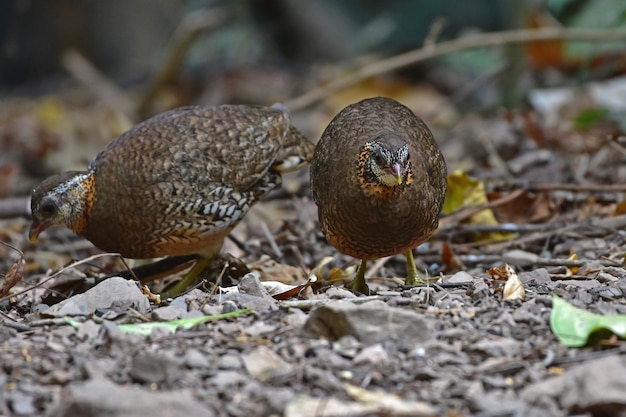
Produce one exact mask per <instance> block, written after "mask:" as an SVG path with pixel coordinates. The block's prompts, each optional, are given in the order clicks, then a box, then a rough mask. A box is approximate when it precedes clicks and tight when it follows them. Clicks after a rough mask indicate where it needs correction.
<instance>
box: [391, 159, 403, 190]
mask: <svg viewBox="0 0 626 417" xmlns="http://www.w3.org/2000/svg"><path fill="white" fill-rule="evenodd" d="M393 174H394V175H395V176H396V179H397V180H398V185H400V184H402V167H401V166H400V164H399V163H397V162H396V163H395V164H393Z"/></svg>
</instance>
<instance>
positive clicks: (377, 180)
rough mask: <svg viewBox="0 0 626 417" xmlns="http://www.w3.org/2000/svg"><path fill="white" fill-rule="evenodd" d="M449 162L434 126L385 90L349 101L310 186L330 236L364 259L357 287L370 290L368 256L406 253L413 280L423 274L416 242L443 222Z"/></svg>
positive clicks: (320, 153) (329, 131)
mask: <svg viewBox="0 0 626 417" xmlns="http://www.w3.org/2000/svg"><path fill="white" fill-rule="evenodd" d="M446 177H447V174H446V163H445V160H444V159H443V155H442V154H441V151H440V150H439V148H438V147H437V144H436V143H435V140H434V139H433V136H432V134H431V133H430V131H429V130H428V127H426V125H425V124H424V122H422V120H420V119H419V118H418V117H417V116H415V115H414V114H413V112H412V111H411V110H409V109H408V108H407V107H405V106H404V105H402V104H400V103H398V102H397V101H395V100H392V99H390V98H384V97H376V98H370V99H366V100H363V101H360V102H358V103H355V104H352V105H350V106H348V107H346V108H345V109H343V110H342V111H341V112H340V113H339V114H338V115H337V116H335V118H334V119H333V120H332V121H331V122H330V124H329V125H328V127H326V130H325V131H324V133H323V135H322V138H321V139H320V141H319V143H318V144H317V146H316V148H315V152H314V154H313V161H312V162H311V191H312V194H313V199H314V200H315V202H316V203H317V206H318V215H319V219H320V223H321V227H322V231H323V232H324V235H325V236H326V239H327V240H328V241H329V242H330V243H331V244H332V245H333V246H334V247H335V248H337V249H338V250H339V251H341V252H343V253H345V254H347V255H350V256H353V257H355V258H359V259H361V263H360V265H359V269H358V271H357V275H356V278H355V279H354V281H352V283H351V288H352V289H354V290H356V291H359V292H361V293H369V288H368V287H367V284H366V283H365V278H364V274H365V265H366V261H367V260H369V259H376V258H381V257H384V256H391V255H396V254H399V253H405V254H406V257H407V267H408V275H407V278H406V281H405V282H406V284H407V285H415V284H416V283H418V282H419V275H418V273H417V268H416V267H415V261H414V259H413V253H412V249H413V248H415V247H416V246H418V245H419V244H421V243H422V242H424V241H425V240H426V239H428V238H429V237H430V236H431V235H432V233H433V232H434V231H435V229H437V226H438V224H439V212H440V211H441V206H442V204H443V200H444V197H445V194H446V184H447V178H446Z"/></svg>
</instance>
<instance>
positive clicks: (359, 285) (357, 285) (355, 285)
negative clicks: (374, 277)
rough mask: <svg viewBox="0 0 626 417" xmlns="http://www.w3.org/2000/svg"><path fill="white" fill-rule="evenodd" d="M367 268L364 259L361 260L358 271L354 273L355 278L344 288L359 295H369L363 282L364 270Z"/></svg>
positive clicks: (368, 290) (368, 289)
mask: <svg viewBox="0 0 626 417" xmlns="http://www.w3.org/2000/svg"><path fill="white" fill-rule="evenodd" d="M366 266H367V261H366V260H365V259H361V263H360V264H359V269H357V271H356V276H355V277H354V279H353V280H352V282H351V283H349V284H348V285H346V288H348V289H349V290H352V291H355V292H358V293H360V294H365V295H370V288H369V287H368V286H367V283H366V282H365V268H366Z"/></svg>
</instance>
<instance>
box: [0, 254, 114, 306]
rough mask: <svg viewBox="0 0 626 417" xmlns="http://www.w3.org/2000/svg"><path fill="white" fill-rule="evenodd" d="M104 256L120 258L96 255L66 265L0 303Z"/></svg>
mask: <svg viewBox="0 0 626 417" xmlns="http://www.w3.org/2000/svg"><path fill="white" fill-rule="evenodd" d="M105 256H114V257H115V256H116V257H121V256H122V255H120V254H119V253H99V254H97V255H93V256H90V257H89V258H85V259H83V260H80V261H76V262H73V263H72V264H70V265H68V266H66V267H63V268H61V269H59V270H58V271H57V272H55V273H54V274H52V275H50V276H48V277H46V278H45V279H43V280H42V281H41V282H38V283H37V284H35V285H31V286H30V287H28V288H26V289H23V290H21V291H18V292H15V293H13V294H9V295H7V296H5V297H0V302H3V301H6V300H8V299H9V298H11V297H17V296H18V295H22V294H25V293H27V292H29V291H32V290H34V289H35V288H39V287H41V286H42V285H43V284H45V283H46V282H48V281H50V280H51V279H53V278H55V277H58V276H59V275H61V274H62V273H63V272H65V271H68V270H70V269H72V268H75V267H77V266H78V265H82V264H86V263H89V262H91V261H93V260H94V259H98V258H103V257H105Z"/></svg>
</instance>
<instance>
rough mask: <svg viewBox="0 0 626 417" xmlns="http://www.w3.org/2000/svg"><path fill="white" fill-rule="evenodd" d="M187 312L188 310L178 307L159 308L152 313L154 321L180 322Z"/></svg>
mask: <svg viewBox="0 0 626 417" xmlns="http://www.w3.org/2000/svg"><path fill="white" fill-rule="evenodd" d="M186 312H187V309H186V308H185V309H183V308H180V307H177V306H172V305H169V306H165V307H159V308H156V309H154V310H153V311H152V319H154V320H155V321H172V320H178V319H179V318H181V317H182V316H183V314H185V313H186Z"/></svg>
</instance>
